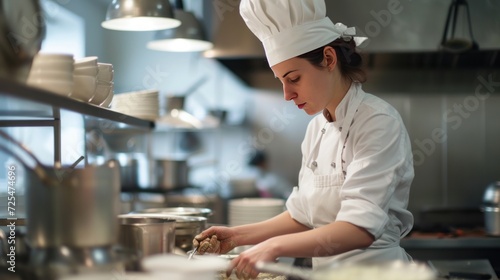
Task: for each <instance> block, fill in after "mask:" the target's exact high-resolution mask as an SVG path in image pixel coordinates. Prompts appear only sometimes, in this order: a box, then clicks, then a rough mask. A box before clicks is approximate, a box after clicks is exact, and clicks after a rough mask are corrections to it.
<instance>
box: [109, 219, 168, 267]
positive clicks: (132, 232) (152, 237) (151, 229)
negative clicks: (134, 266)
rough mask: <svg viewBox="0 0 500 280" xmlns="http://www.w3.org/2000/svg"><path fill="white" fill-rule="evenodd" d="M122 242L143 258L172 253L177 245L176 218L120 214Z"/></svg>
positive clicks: (120, 238)
mask: <svg viewBox="0 0 500 280" xmlns="http://www.w3.org/2000/svg"><path fill="white" fill-rule="evenodd" d="M118 218H119V223H120V237H119V240H120V244H121V245H122V246H123V247H125V248H127V249H130V250H133V251H135V252H137V253H138V254H139V256H140V257H141V258H143V257H146V256H151V255H156V254H165V253H171V252H173V251H174V247H175V232H176V220H175V219H174V218H171V217H152V216H144V215H134V214H125V215H120V216H119V217H118Z"/></svg>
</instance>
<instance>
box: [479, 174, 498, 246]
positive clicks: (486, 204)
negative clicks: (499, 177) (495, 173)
mask: <svg viewBox="0 0 500 280" xmlns="http://www.w3.org/2000/svg"><path fill="white" fill-rule="evenodd" d="M481 210H482V211H483V213H484V229H485V231H486V234H488V235H492V236H499V235H500V181H497V182H493V183H491V184H489V185H488V186H487V187H486V190H485V192H484V195H483V206H482V207H481Z"/></svg>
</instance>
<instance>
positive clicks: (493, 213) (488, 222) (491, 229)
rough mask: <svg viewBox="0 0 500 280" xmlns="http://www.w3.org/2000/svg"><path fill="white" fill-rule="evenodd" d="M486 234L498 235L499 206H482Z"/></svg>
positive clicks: (499, 224)
mask: <svg viewBox="0 0 500 280" xmlns="http://www.w3.org/2000/svg"><path fill="white" fill-rule="evenodd" d="M483 212H484V230H485V231H486V234H488V235H493V236H498V235H500V207H488V206H486V207H483Z"/></svg>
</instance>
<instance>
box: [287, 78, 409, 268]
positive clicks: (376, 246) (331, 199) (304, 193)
mask: <svg viewBox="0 0 500 280" xmlns="http://www.w3.org/2000/svg"><path fill="white" fill-rule="evenodd" d="M335 119H336V120H335V121H334V122H328V121H327V119H326V118H325V116H324V115H323V114H319V115H317V116H316V117H314V118H313V119H312V120H311V122H310V123H309V125H308V127H307V131H306V135H305V138H304V140H303V142H302V147H301V148H302V155H303V158H302V166H301V169H300V173H299V185H298V187H294V189H293V192H292V194H291V195H290V197H289V198H288V200H287V202H286V207H287V209H288V211H289V213H290V215H291V216H292V218H293V219H295V220H297V221H298V222H300V223H302V224H304V225H306V226H308V227H310V228H317V227H321V226H323V225H326V224H329V223H332V222H334V221H345V222H349V223H351V224H354V225H356V226H359V227H361V228H364V229H366V230H367V231H368V232H369V233H370V234H372V235H373V236H374V237H375V242H374V243H373V244H372V245H371V246H370V247H369V248H366V249H358V250H353V251H350V252H346V253H343V254H340V255H336V256H333V257H318V258H313V266H314V267H317V266H318V265H328V263H334V261H336V260H337V261H340V260H341V261H353V262H356V261H368V262H370V261H390V260H403V261H409V260H411V257H410V256H409V255H407V254H406V252H405V251H404V249H403V248H401V247H400V246H399V240H400V239H401V238H402V237H404V236H405V235H406V234H407V233H408V232H409V231H410V230H411V228H412V225H413V216H412V214H411V213H410V212H409V211H408V210H407V206H408V198H409V193H410V185H411V182H412V180H413V177H414V172H413V157H412V153H411V144H410V139H409V137H408V133H407V131H406V128H405V126H404V124H403V121H402V120H401V117H400V115H399V113H398V112H397V111H396V109H394V108H393V107H392V106H391V105H389V104H388V103H386V102H385V101H383V100H382V99H380V98H378V97H376V96H373V95H371V94H367V93H365V92H364V91H363V90H362V88H361V85H360V84H359V83H355V82H353V83H352V85H351V87H350V89H349V91H348V92H347V94H346V96H345V97H344V98H343V100H342V101H341V102H340V104H339V105H338V106H337V109H336V110H335ZM320 243H322V242H320ZM323 243H324V245H319V246H327V244H328V243H327V241H325V242H323ZM328 246H329V245H328ZM327 249H328V248H327ZM330 249H331V250H332V252H334V250H335V248H330Z"/></svg>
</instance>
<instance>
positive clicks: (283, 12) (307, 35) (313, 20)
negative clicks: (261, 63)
mask: <svg viewBox="0 0 500 280" xmlns="http://www.w3.org/2000/svg"><path fill="white" fill-rule="evenodd" d="M240 14H241V16H242V18H243V20H244V21H245V23H246V25H247V26H248V28H249V29H250V30H251V31H252V32H253V33H254V34H255V36H257V38H259V40H260V41H261V42H262V44H263V46H264V50H265V52H266V57H267V60H268V63H269V66H271V67H272V66H274V65H276V64H278V63H280V62H282V61H285V60H287V59H290V58H293V57H296V56H298V55H301V54H304V53H307V52H309V51H312V50H314V49H317V48H319V47H322V46H324V45H326V44H328V43H330V42H332V41H334V40H336V39H337V38H339V37H345V36H347V37H349V38H352V37H353V36H354V35H356V30H355V28H354V27H350V28H348V27H347V26H345V25H343V24H341V23H337V24H333V22H332V21H331V20H330V19H329V18H328V17H327V16H326V5H325V1H324V0H308V1H297V0H272V1H271V0H242V1H241V3H240ZM365 39H366V38H364V37H359V38H355V40H356V43H357V44H358V45H359V44H360V43H362V42H363V41H364V40H365Z"/></svg>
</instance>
